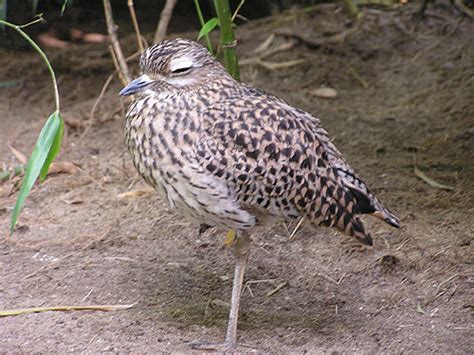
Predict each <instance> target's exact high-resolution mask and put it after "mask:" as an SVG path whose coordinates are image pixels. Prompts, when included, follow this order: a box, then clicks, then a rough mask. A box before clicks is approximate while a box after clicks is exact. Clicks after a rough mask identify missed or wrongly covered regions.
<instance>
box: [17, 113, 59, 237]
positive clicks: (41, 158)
mask: <svg viewBox="0 0 474 355" xmlns="http://www.w3.org/2000/svg"><path fill="white" fill-rule="evenodd" d="M58 115H59V113H58V111H55V112H54V113H52V114H51V116H49V118H48V120H47V121H46V123H45V125H44V126H43V129H42V130H41V133H40V135H39V137H38V140H37V141H36V145H35V148H34V149H33V152H32V153H31V156H30V160H29V161H28V166H27V167H26V173H25V177H24V178H23V183H22V184H21V188H20V192H19V194H18V198H17V200H16V203H15V207H14V208H13V212H12V219H11V224H10V234H12V233H13V230H14V228H15V224H16V221H17V219H18V214H19V213H20V210H21V207H22V206H23V203H24V202H25V199H26V196H28V194H29V193H30V191H31V188H32V187H33V185H34V183H35V181H36V179H37V178H38V176H39V174H40V172H41V169H42V167H43V165H44V163H45V161H46V158H47V157H48V154H49V151H50V150H51V146H52V145H53V142H54V138H55V137H56V135H57V134H58V130H59V129H60V126H61V120H60V119H58V117H60V116H58Z"/></svg>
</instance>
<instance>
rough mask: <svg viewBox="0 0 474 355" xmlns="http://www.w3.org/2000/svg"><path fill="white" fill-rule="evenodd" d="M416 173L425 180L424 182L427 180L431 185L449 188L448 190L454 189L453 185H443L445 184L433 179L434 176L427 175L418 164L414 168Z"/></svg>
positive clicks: (444, 188)
mask: <svg viewBox="0 0 474 355" xmlns="http://www.w3.org/2000/svg"><path fill="white" fill-rule="evenodd" d="M414 173H415V175H416V176H417V177H419V178H420V179H421V180H423V181H424V182H426V183H427V184H428V185H430V186H433V187H436V188H438V189H443V190H448V191H453V190H454V187H452V186H448V185H443V184H440V183H439V182H437V181H435V180H433V179H432V178H430V177H429V176H427V175H426V174H425V173H424V172H423V171H421V170H420V169H418V168H417V167H416V166H415V168H414Z"/></svg>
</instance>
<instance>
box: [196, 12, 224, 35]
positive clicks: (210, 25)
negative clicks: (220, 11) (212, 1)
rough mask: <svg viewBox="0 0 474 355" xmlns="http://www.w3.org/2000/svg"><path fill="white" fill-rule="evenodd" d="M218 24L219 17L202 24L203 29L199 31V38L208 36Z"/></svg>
mask: <svg viewBox="0 0 474 355" xmlns="http://www.w3.org/2000/svg"><path fill="white" fill-rule="evenodd" d="M218 24H219V19H218V18H217V17H213V18H211V19H210V20H209V21H207V22H206V23H205V24H204V25H203V26H202V28H201V31H199V35H198V40H200V39H201V38H203V37H204V36H207V35H208V34H209V33H210V32H211V31H212V30H213V29H214V28H216V26H217V25H218Z"/></svg>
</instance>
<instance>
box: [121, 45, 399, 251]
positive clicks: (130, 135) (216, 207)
mask: <svg viewBox="0 0 474 355" xmlns="http://www.w3.org/2000/svg"><path fill="white" fill-rule="evenodd" d="M140 66H141V70H142V72H143V73H144V74H146V75H147V78H149V79H150V81H149V82H148V81H147V83H146V85H145V88H140V91H141V92H140V94H139V96H137V97H136V99H135V101H134V102H133V103H132V104H131V106H130V108H129V111H128V113H127V117H126V140H127V144H128V147H129V150H130V152H131V155H132V157H133V162H134V164H135V167H136V168H137V169H138V171H139V173H140V174H141V175H142V176H143V177H144V178H145V180H146V181H147V182H148V183H149V184H150V185H151V186H153V187H154V188H156V189H157V190H158V191H159V192H161V194H162V195H163V196H164V197H165V198H166V199H167V201H168V202H169V203H170V205H171V206H175V207H176V208H177V209H178V210H180V211H181V212H182V213H184V214H185V215H186V216H187V217H189V218H191V219H192V220H194V221H196V222H198V223H205V224H207V225H215V226H219V227H223V228H228V229H235V230H237V231H238V232H244V231H249V230H251V229H252V228H253V227H255V226H257V225H265V223H266V222H267V221H268V220H269V218H272V217H273V218H279V219H293V218H297V217H305V218H306V220H307V221H309V222H310V223H311V224H313V225H317V226H327V227H333V226H334V227H336V228H337V229H339V230H341V231H343V232H344V233H346V234H348V235H352V236H354V237H356V238H357V239H358V240H360V241H361V242H363V243H364V244H369V245H370V244H372V238H371V237H370V234H369V233H367V232H366V231H365V229H364V226H363V225H362V222H361V220H360V219H359V218H358V217H357V216H358V215H359V214H363V213H369V214H373V215H375V216H376V217H379V218H381V219H383V220H385V221H386V222H388V223H390V224H392V225H393V226H396V227H398V221H397V219H396V217H395V216H394V215H393V214H392V213H391V212H390V211H388V210H387V209H386V208H385V207H384V206H383V205H382V204H381V203H380V202H379V201H378V199H377V198H376V197H375V196H374V195H373V194H372V193H371V192H370V190H369V189H368V187H367V185H366V184H365V183H364V182H363V181H362V180H361V179H360V178H359V177H358V176H357V174H356V173H355V172H354V170H353V169H352V168H351V167H350V166H349V164H348V163H347V162H346V161H345V160H344V158H343V157H342V155H341V153H340V152H339V151H338V149H337V148H336V147H335V146H334V144H333V143H332V142H331V140H330V138H329V136H328V133H327V132H326V131H325V130H324V128H322V126H321V123H320V121H319V120H318V119H317V118H315V117H313V116H312V115H311V114H309V113H307V112H305V111H303V110H300V109H297V108H294V107H292V106H290V105H288V104H287V103H285V102H284V101H283V100H281V99H279V98H277V97H275V96H272V95H269V94H266V93H264V92H262V91H260V90H258V89H255V88H252V87H250V86H247V85H245V84H240V83H238V82H236V81H235V80H234V79H233V78H232V77H231V76H230V75H229V74H228V73H227V72H226V71H225V69H224V68H223V67H222V66H221V64H220V63H218V62H217V61H216V60H215V59H214V58H213V57H212V56H211V55H210V54H209V53H208V52H207V50H206V49H205V48H204V47H202V46H201V45H199V44H197V43H195V42H192V41H189V40H183V39H176V40H170V41H165V42H162V43H160V44H157V45H155V46H153V47H150V48H149V49H147V51H146V52H145V53H144V54H143V56H142V58H141V61H140ZM173 66H174V67H177V68H178V69H177V70H176V72H175V73H173ZM187 66H189V68H188V69H187ZM183 67H184V69H183ZM147 80H148V79H147Z"/></svg>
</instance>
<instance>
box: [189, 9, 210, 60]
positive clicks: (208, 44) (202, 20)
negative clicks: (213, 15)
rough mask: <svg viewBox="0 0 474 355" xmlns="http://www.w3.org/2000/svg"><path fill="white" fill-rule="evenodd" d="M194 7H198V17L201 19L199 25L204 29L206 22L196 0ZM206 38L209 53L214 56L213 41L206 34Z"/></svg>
mask: <svg viewBox="0 0 474 355" xmlns="http://www.w3.org/2000/svg"><path fill="white" fill-rule="evenodd" d="M194 5H195V6H196V12H197V15H198V18H199V23H200V24H201V28H202V26H204V24H205V23H206V22H205V21H204V17H203V16H202V11H201V6H200V5H199V0H194ZM204 37H205V38H206V44H207V49H208V50H209V52H211V54H214V52H213V50H212V43H211V40H210V38H209V35H208V34H207V33H206V35H205V36H204Z"/></svg>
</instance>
